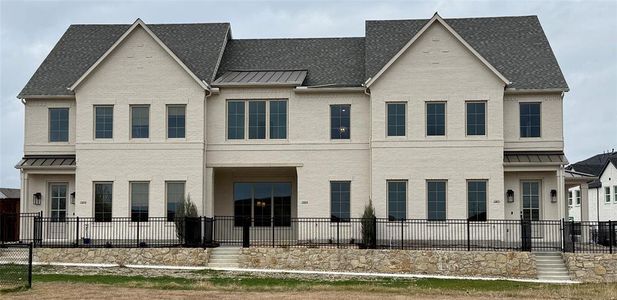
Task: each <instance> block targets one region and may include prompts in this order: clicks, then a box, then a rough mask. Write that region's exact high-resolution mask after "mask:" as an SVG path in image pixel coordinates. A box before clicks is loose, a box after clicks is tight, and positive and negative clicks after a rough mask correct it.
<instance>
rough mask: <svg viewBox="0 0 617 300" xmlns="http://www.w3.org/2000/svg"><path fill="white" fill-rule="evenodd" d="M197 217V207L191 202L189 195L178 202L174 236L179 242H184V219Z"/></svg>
mask: <svg viewBox="0 0 617 300" xmlns="http://www.w3.org/2000/svg"><path fill="white" fill-rule="evenodd" d="M186 217H197V206H195V203H193V202H192V201H191V195H188V196H187V197H186V198H185V199H184V201H182V202H180V205H179V206H178V208H177V210H176V217H175V218H174V223H175V224H176V236H177V237H178V239H179V240H180V242H182V243H183V242H184V224H185V223H184V218H186Z"/></svg>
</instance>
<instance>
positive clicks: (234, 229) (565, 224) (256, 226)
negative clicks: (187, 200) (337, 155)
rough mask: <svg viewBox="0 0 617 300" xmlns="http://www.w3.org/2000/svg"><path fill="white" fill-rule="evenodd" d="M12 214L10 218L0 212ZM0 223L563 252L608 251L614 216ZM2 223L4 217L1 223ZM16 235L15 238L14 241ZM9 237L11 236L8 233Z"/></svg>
mask: <svg viewBox="0 0 617 300" xmlns="http://www.w3.org/2000/svg"><path fill="white" fill-rule="evenodd" d="M2 218H4V220H15V218H13V217H11V218H8V217H0V219H2ZM18 219H19V224H18V225H17V228H19V230H18V233H17V234H16V233H15V232H14V230H15V225H7V224H4V225H3V222H0V233H2V232H3V231H4V230H5V229H6V228H11V229H10V230H8V229H7V231H10V232H12V233H11V234H4V233H3V234H2V235H0V238H2V243H11V242H16V241H21V242H32V243H33V244H34V246H35V247H181V246H183V247H211V246H217V245H236V246H244V247H251V246H261V247H322V248H371V249H410V250H429V249H436V250H459V251H566V252H595V253H613V251H614V250H615V249H617V248H616V247H617V238H616V237H617V234H616V233H617V226H615V223H614V222H610V221H609V222H569V221H563V220H542V221H525V220H487V221H470V220H464V219H449V220H440V221H435V220H423V219H405V220H390V219H386V218H368V219H362V218H348V219H338V220H336V219H331V218H286V219H285V220H284V221H282V220H280V219H277V218H270V219H264V218H260V219H258V220H256V219H254V218H245V217H233V216H216V217H213V218H209V217H187V218H178V219H176V220H174V221H169V220H168V219H167V218H165V217H160V218H156V217H151V218H148V219H147V220H141V221H133V220H131V218H130V217H114V218H112V219H111V220H110V221H109V222H99V221H97V220H95V219H94V218H86V217H66V218H62V219H55V218H50V217H42V216H41V214H22V215H20V216H19V218H18ZM4 223H6V222H4ZM16 236H17V237H18V239H16ZM7 237H11V238H10V239H7Z"/></svg>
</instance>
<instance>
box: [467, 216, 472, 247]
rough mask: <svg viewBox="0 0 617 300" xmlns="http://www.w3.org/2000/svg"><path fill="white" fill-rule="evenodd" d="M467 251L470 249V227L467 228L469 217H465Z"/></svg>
mask: <svg viewBox="0 0 617 300" xmlns="http://www.w3.org/2000/svg"><path fill="white" fill-rule="evenodd" d="M467 251H471V229H470V228H469V218H467Z"/></svg>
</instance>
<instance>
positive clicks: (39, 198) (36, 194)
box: [32, 193, 42, 205]
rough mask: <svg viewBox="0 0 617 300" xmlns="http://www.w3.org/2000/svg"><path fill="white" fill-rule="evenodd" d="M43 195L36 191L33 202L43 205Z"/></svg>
mask: <svg viewBox="0 0 617 300" xmlns="http://www.w3.org/2000/svg"><path fill="white" fill-rule="evenodd" d="M41 197H42V195H41V193H34V195H32V204H34V205H41Z"/></svg>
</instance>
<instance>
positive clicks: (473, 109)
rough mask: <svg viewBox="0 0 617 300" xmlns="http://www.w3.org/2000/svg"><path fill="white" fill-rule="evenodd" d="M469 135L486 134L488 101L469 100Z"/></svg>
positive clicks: (467, 104)
mask: <svg viewBox="0 0 617 300" xmlns="http://www.w3.org/2000/svg"><path fill="white" fill-rule="evenodd" d="M465 105H466V110H467V135H486V102H467V103H465Z"/></svg>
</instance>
